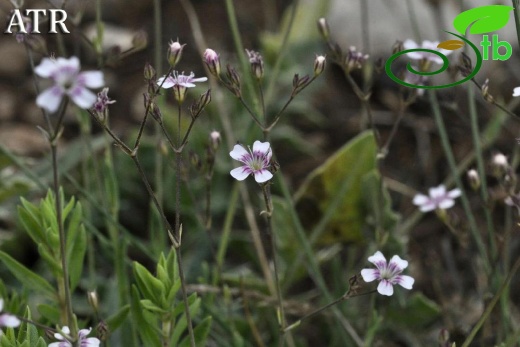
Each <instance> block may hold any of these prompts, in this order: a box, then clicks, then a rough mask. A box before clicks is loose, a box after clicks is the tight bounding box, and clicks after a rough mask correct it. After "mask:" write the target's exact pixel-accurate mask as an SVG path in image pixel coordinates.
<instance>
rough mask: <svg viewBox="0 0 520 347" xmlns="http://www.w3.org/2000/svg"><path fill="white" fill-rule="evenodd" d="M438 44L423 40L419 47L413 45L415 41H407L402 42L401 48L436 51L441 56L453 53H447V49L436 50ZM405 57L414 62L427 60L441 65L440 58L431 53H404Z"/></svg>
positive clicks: (437, 42)
mask: <svg viewBox="0 0 520 347" xmlns="http://www.w3.org/2000/svg"><path fill="white" fill-rule="evenodd" d="M438 44H439V41H428V40H424V41H423V42H422V45H421V46H419V45H418V44H417V43H415V41H413V40H410V39H408V40H406V41H404V42H403V47H404V49H405V50H408V49H415V48H423V49H431V50H434V51H437V52H439V53H441V54H443V55H449V54H451V52H453V51H449V50H447V49H442V48H437V45H438ZM406 55H407V56H409V57H410V58H412V59H415V60H422V59H425V60H429V61H431V62H433V63H437V64H443V61H442V58H441V57H439V56H438V55H436V54H433V53H428V52H410V53H406Z"/></svg>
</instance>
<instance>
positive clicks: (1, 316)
mask: <svg viewBox="0 0 520 347" xmlns="http://www.w3.org/2000/svg"><path fill="white" fill-rule="evenodd" d="M3 309H4V299H0V327H8V328H16V327H17V326H19V325H20V320H19V319H18V318H17V317H16V316H14V315H12V314H9V313H2V311H3Z"/></svg>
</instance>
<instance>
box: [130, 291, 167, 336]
mask: <svg viewBox="0 0 520 347" xmlns="http://www.w3.org/2000/svg"><path fill="white" fill-rule="evenodd" d="M130 310H131V312H132V317H133V319H134V321H135V326H137V327H139V329H137V331H138V332H139V336H140V337H141V340H142V341H143V344H142V346H161V340H160V338H159V336H160V332H159V331H158V330H157V328H155V327H153V326H151V325H150V323H149V322H148V321H147V319H146V317H145V311H143V309H142V307H141V303H140V298H139V291H138V289H137V287H136V286H135V285H132V294H131V302H130Z"/></svg>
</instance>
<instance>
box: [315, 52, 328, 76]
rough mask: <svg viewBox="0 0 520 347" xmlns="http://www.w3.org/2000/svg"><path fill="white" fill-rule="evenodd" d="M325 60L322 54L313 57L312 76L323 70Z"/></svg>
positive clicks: (319, 73)
mask: <svg viewBox="0 0 520 347" xmlns="http://www.w3.org/2000/svg"><path fill="white" fill-rule="evenodd" d="M325 65H326V60H325V56H324V55H317V56H316V59H314V77H317V76H319V75H321V73H322V72H323V70H325Z"/></svg>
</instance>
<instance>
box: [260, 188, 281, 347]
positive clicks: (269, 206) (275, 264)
mask: <svg viewBox="0 0 520 347" xmlns="http://www.w3.org/2000/svg"><path fill="white" fill-rule="evenodd" d="M269 188H270V187H269V183H267V184H264V185H263V186H262V193H263V195H264V203H265V208H266V210H265V211H263V212H262V214H263V215H264V216H265V218H266V220H267V230H266V234H267V237H268V238H269V242H270V245H271V253H272V256H271V257H272V259H273V268H274V282H275V284H276V298H277V300H278V310H279V317H278V322H279V324H280V341H279V346H280V347H282V346H283V345H284V340H285V337H284V334H285V327H286V324H287V321H286V319H285V309H284V307H283V298H282V289H281V286H280V278H279V271H278V260H277V247H276V239H275V238H276V235H274V232H273V223H272V215H273V204H272V201H271V190H270V189H269Z"/></svg>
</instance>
